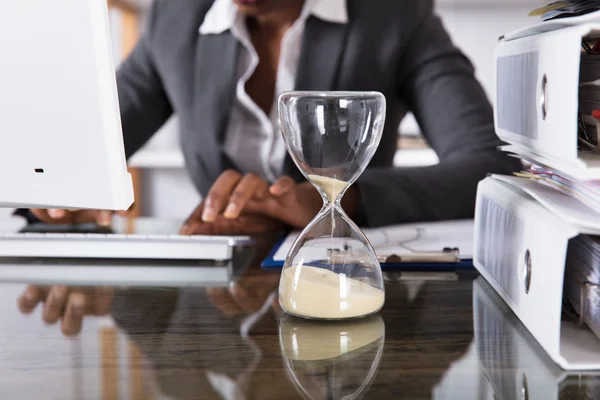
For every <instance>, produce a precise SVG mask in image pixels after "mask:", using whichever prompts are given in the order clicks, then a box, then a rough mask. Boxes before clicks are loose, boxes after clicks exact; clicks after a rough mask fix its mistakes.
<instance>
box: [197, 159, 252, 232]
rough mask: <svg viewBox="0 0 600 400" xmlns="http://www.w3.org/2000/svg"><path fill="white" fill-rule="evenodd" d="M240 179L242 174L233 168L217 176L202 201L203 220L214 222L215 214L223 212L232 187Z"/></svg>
mask: <svg viewBox="0 0 600 400" xmlns="http://www.w3.org/2000/svg"><path fill="white" fill-rule="evenodd" d="M241 179H242V175H241V174H240V173H239V172H236V171H233V170H227V171H225V172H223V173H222V174H221V176H219V178H218V179H217V180H216V181H215V183H214V184H213V186H212V187H211V188H210V190H209V192H208V195H207V196H206V199H205V202H204V203H205V204H204V212H203V213H202V220H203V221H204V222H214V221H215V220H216V219H217V216H218V215H219V214H221V213H222V212H223V209H224V208H225V206H226V205H227V203H228V202H229V197H230V196H231V193H232V192H233V189H234V188H235V187H236V186H237V184H238V183H239V182H240V180H241Z"/></svg>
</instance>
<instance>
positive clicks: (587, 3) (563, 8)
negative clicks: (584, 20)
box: [529, 0, 600, 21]
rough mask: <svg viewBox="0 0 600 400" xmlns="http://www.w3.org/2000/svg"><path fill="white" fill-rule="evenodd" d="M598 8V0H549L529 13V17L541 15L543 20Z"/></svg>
mask: <svg viewBox="0 0 600 400" xmlns="http://www.w3.org/2000/svg"><path fill="white" fill-rule="evenodd" d="M598 10H600V0H562V1H550V2H548V4H546V5H545V6H543V7H539V8H536V9H535V10H533V11H531V12H530V13H529V16H531V17H541V19H542V20H543V21H550V20H556V19H562V18H571V17H576V16H580V15H585V14H589V13H592V12H594V11H598Z"/></svg>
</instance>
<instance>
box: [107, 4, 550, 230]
mask: <svg viewBox="0 0 600 400" xmlns="http://www.w3.org/2000/svg"><path fill="white" fill-rule="evenodd" d="M414 1H418V0H414ZM151 3H152V1H151V0H109V4H110V6H111V29H112V31H113V45H114V51H115V62H116V63H117V64H118V63H119V62H120V61H121V60H122V59H123V57H125V56H126V55H127V54H128V52H129V50H130V49H131V47H132V46H133V45H135V42H136V40H137V37H138V35H139V30H140V29H141V27H142V26H143V21H144V16H145V14H146V13H147V10H148V7H149V6H150V4H151ZM540 4H541V1H540V0H497V1H494V0H436V8H437V11H438V14H439V15H440V17H441V18H442V20H443V22H444V24H445V26H446V28H447V29H448V31H449V32H450V34H451V36H452V38H453V40H454V42H455V44H456V45H457V46H458V47H459V48H461V49H462V50H463V51H464V52H465V54H466V55H467V56H468V57H469V58H470V60H471V62H472V63H473V64H474V65H475V68H476V70H477V78H478V79H479V80H480V82H481V83H482V85H483V87H484V89H485V91H486V92H487V94H488V97H489V98H490V101H491V96H492V95H493V49H494V46H495V44H496V42H497V40H498V38H499V37H500V36H501V35H503V34H505V33H507V32H510V31H513V30H515V29H519V28H522V27H524V26H527V25H533V24H535V23H537V22H538V20H537V19H534V18H531V17H528V16H527V14H528V13H529V12H530V11H531V10H532V9H533V8H535V7H537V6H539V5H540ZM399 148H401V149H402V150H401V151H399V152H398V154H397V156H396V164H397V165H406V166H418V165H430V164H435V163H436V162H437V157H436V156H435V153H433V151H431V150H430V149H428V146H427V144H426V143H425V142H424V141H423V140H422V139H421V135H420V131H419V126H418V124H417V123H416V121H415V120H414V118H413V117H412V116H411V115H409V116H408V117H407V118H406V119H405V120H404V121H403V123H402V126H401V128H400V133H399ZM130 166H131V167H132V170H133V173H134V176H135V179H136V189H137V193H138V194H137V197H136V202H137V204H138V206H139V207H138V208H137V209H138V211H139V212H140V213H141V215H144V216H154V217H161V218H176V219H182V218H185V217H187V216H188V214H189V213H190V211H191V210H192V209H193V208H194V207H195V206H196V205H197V204H198V202H199V201H200V197H199V195H198V194H197V193H196V191H195V189H194V187H193V186H192V184H191V182H190V181H189V179H188V177H187V174H186V172H185V169H184V163H183V157H182V155H181V152H180V149H179V142H178V138H177V118H176V117H175V118H173V119H172V120H171V121H169V122H168V123H167V124H166V125H165V126H164V128H163V129H162V130H161V131H160V132H159V133H158V134H157V135H156V136H155V137H154V138H153V139H152V140H151V141H150V142H149V143H148V144H147V145H146V146H145V147H144V148H143V149H142V150H141V151H139V152H138V153H137V154H136V155H135V156H134V157H133V158H132V159H131V160H130ZM173 199H177V200H176V201H173Z"/></svg>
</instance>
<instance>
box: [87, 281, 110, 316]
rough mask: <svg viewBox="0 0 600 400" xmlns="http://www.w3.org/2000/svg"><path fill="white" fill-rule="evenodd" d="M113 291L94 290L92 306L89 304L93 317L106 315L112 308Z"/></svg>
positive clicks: (107, 289)
mask: <svg viewBox="0 0 600 400" xmlns="http://www.w3.org/2000/svg"><path fill="white" fill-rule="evenodd" d="M113 294H114V289H113V288H110V287H101V288H98V289H96V293H95V296H94V297H93V301H92V304H89V307H90V309H91V313H92V314H93V315H98V316H100V315H106V314H108V313H109V312H110V310H111V307H112V301H113Z"/></svg>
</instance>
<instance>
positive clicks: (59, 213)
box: [48, 208, 67, 219]
mask: <svg viewBox="0 0 600 400" xmlns="http://www.w3.org/2000/svg"><path fill="white" fill-rule="evenodd" d="M48 215H49V216H50V218H52V219H63V218H65V217H66V216H67V211H66V210H61V209H58V208H51V209H49V210H48Z"/></svg>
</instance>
